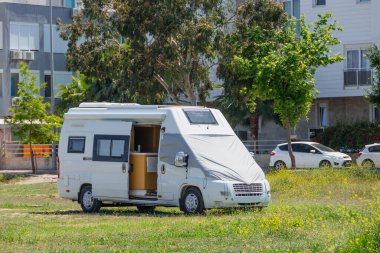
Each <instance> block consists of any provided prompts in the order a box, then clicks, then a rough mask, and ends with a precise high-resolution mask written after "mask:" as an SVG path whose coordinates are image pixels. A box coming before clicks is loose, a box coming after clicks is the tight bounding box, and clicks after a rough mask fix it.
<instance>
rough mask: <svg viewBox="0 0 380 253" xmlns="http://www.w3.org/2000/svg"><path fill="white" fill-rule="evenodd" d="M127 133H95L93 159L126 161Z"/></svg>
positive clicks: (127, 148)
mask: <svg viewBox="0 0 380 253" xmlns="http://www.w3.org/2000/svg"><path fill="white" fill-rule="evenodd" d="M128 150H129V136H128V135H95V136H94V149H93V155H92V156H93V158H92V160H93V161H105V162H127V161H128Z"/></svg>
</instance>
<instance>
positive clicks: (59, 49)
mask: <svg viewBox="0 0 380 253" xmlns="http://www.w3.org/2000/svg"><path fill="white" fill-rule="evenodd" d="M52 39H53V52H54V53H62V54H64V53H66V52H67V41H65V40H63V39H62V38H61V37H60V36H59V31H58V30H57V25H53V38H52ZM44 52H50V25H47V24H45V25H44Z"/></svg>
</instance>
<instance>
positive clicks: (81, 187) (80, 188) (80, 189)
mask: <svg viewBox="0 0 380 253" xmlns="http://www.w3.org/2000/svg"><path fill="white" fill-rule="evenodd" d="M86 186H91V187H92V184H90V183H83V184H82V185H81V186H80V187H79V191H78V193H77V195H78V203H80V193H81V192H82V189H83V188H84V187H86Z"/></svg>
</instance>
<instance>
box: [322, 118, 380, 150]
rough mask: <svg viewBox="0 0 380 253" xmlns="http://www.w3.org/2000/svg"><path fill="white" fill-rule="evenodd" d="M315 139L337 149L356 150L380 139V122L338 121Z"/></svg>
mask: <svg viewBox="0 0 380 253" xmlns="http://www.w3.org/2000/svg"><path fill="white" fill-rule="evenodd" d="M315 139H316V141H317V142H320V143H322V144H324V145H326V146H329V147H332V148H334V149H337V150H339V149H344V150H345V151H346V152H349V151H348V150H351V151H354V152H356V151H358V150H360V149H361V148H363V147H364V145H366V144H371V143H375V142H379V141H380V122H356V123H353V124H351V125H346V124H342V123H338V124H337V125H335V126H331V127H327V128H325V130H324V131H323V132H321V133H319V134H318V135H317V136H316V138H315Z"/></svg>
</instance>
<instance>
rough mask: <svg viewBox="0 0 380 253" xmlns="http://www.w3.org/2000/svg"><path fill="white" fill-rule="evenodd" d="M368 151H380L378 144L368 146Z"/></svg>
mask: <svg viewBox="0 0 380 253" xmlns="http://www.w3.org/2000/svg"><path fill="white" fill-rule="evenodd" d="M368 151H369V152H373V153H380V146H379V145H378V146H372V147H370V148H368Z"/></svg>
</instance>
